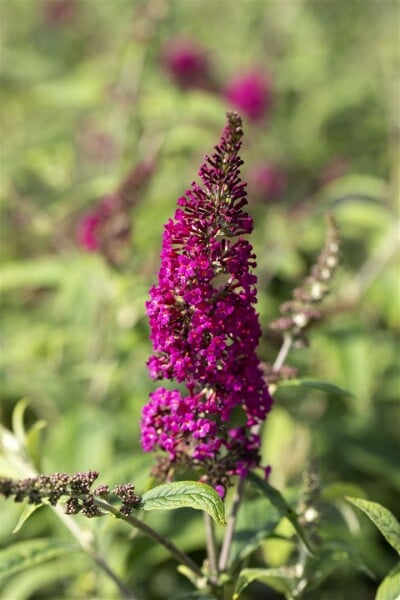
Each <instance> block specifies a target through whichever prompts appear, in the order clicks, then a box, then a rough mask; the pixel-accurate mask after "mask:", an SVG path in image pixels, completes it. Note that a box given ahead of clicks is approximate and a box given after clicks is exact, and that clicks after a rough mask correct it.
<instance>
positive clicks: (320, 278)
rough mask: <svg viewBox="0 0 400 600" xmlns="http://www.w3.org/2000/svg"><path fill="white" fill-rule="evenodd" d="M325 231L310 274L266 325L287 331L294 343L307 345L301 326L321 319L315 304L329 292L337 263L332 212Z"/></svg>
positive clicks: (336, 232) (336, 245)
mask: <svg viewBox="0 0 400 600" xmlns="http://www.w3.org/2000/svg"><path fill="white" fill-rule="evenodd" d="M327 222H328V230H327V236H326V241H325V246H324V248H323V250H322V252H321V253H320V255H319V256H318V259H317V262H316V263H315V264H314V265H313V267H312V268H311V273H310V275H309V276H308V277H307V278H306V279H305V281H304V283H303V285H302V286H300V287H298V288H296V289H295V290H294V292H293V299H292V300H290V301H289V302H284V303H283V304H282V305H281V307H280V312H281V314H282V317H280V318H279V319H277V320H276V321H273V322H272V323H271V324H270V328H271V329H274V330H276V331H280V332H282V333H288V334H290V335H291V337H292V338H293V339H294V340H295V342H297V344H298V345H305V344H307V339H306V337H305V335H304V329H305V328H307V327H308V326H309V325H310V324H311V323H312V322H313V321H315V320H318V319H320V318H321V313H320V311H319V310H318V309H317V308H316V307H315V305H316V304H318V303H320V302H321V301H322V300H323V298H324V297H325V296H326V295H327V294H328V293H329V286H330V283H331V281H332V278H333V276H334V274H335V271H336V268H337V266H338V264H339V251H340V239H339V232H338V229H337V226H336V223H335V220H334V218H333V216H332V215H328V217H327Z"/></svg>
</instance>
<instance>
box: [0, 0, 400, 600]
mask: <svg viewBox="0 0 400 600" xmlns="http://www.w3.org/2000/svg"><path fill="white" fill-rule="evenodd" d="M50 4H51V3H49V2H46V1H45V0H43V1H39V0H37V1H36V0H13V1H12V2H2V3H1V6H0V11H1V21H2V36H3V60H2V72H1V84H2V111H1V131H2V137H3V143H2V147H1V174H2V190H1V201H2V213H3V216H2V222H1V252H2V264H3V266H2V270H1V273H0V290H1V305H2V317H1V319H2V321H1V329H2V334H3V340H4V341H3V348H2V352H1V370H0V377H1V379H0V381H1V396H2V399H1V417H2V421H3V422H4V424H5V425H9V423H10V416H11V412H12V409H13V407H14V406H15V404H16V402H17V401H18V400H19V399H20V398H21V397H26V398H28V399H29V401H30V407H29V409H28V419H29V420H30V421H31V422H33V420H36V419H38V418H42V419H45V420H46V421H47V423H48V426H47V430H46V434H45V439H44V446H43V456H44V459H43V469H44V471H46V472H49V471H63V470H66V471H75V470H84V469H89V468H93V469H97V470H99V471H100V472H101V473H102V476H103V477H104V480H106V479H107V477H109V481H110V480H112V481H110V482H111V483H113V482H114V480H115V482H117V481H122V480H132V481H133V482H134V483H135V482H137V485H138V489H139V488H140V485H141V486H142V487H141V489H139V491H143V489H144V488H145V486H146V481H147V474H148V472H149V468H150V465H151V457H142V456H141V450H140V444H139V424H138V423H139V418H140V412H141V408H142V407H143V405H144V404H145V402H146V401H147V396H148V393H149V391H150V390H151V389H152V388H153V384H152V383H151V381H150V380H149V377H148V375H147V371H146V367H145V362H146V360H147V357H148V355H149V354H150V351H151V347H150V342H149V340H148V325H147V320H146V317H145V312H144V303H145V301H146V298H147V291H148V289H149V287H150V285H151V283H152V282H153V281H154V279H155V274H156V271H157V269H158V255H159V251H160V245H161V234H162V226H163V223H164V222H165V221H166V220H167V219H168V217H169V216H171V215H172V213H173V211H174V207H175V203H176V199H177V198H178V197H179V196H181V195H182V194H183V193H184V191H185V189H186V188H187V187H188V186H189V184H190V182H191V181H192V180H193V178H194V177H195V174H196V172H197V169H198V167H199V165H200V163H201V160H202V157H203V154H204V153H205V152H210V151H211V149H212V147H213V145H214V144H215V143H216V141H217V139H218V136H219V132H220V129H221V128H222V126H223V124H224V112H225V111H226V109H227V108H228V105H227V104H226V102H225V100H224V99H223V97H222V95H221V94H220V93H209V92H206V91H204V90H203V91H202V90H186V91H182V90H180V89H178V88H177V87H176V86H175V85H174V84H173V82H172V81H171V80H170V79H169V78H168V75H167V74H166V73H165V71H164V70H163V68H162V62H161V60H160V56H161V55H162V52H163V48H164V45H165V43H166V42H167V41H168V40H170V39H173V38H176V37H178V36H181V35H185V36H187V37H189V38H192V39H195V40H197V41H198V42H199V43H201V44H202V45H203V46H204V47H205V48H206V50H207V52H208V55H209V58H210V60H211V63H212V68H213V74H214V77H215V79H216V81H218V84H219V86H223V85H224V83H225V82H226V81H227V80H228V79H229V78H230V77H231V76H232V75H233V74H234V73H236V72H237V71H239V70H240V69H244V68H253V67H257V68H258V69H260V70H261V71H263V72H264V71H265V72H266V73H268V75H269V76H270V78H271V81H272V89H273V103H272V107H271V108H270V110H269V113H268V115H267V117H266V119H265V120H264V121H263V122H262V123H261V124H252V123H251V122H249V121H248V120H246V119H244V127H245V144H244V148H243V158H244V160H245V165H244V167H243V176H244V178H246V177H247V175H249V174H250V172H251V167H252V165H255V164H258V163H268V164H278V165H279V166H280V167H281V168H282V169H283V170H284V172H285V176H286V179H287V189H286V191H285V193H284V195H283V197H282V198H281V199H280V200H279V201H278V202H267V201H265V202H260V201H259V202H255V201H253V200H252V197H251V196H250V210H251V212H252V214H253V216H254V219H255V233H254V239H253V241H254V245H255V249H256V252H257V256H258V275H259V295H260V297H259V312H260V316H261V321H262V324H263V326H264V328H265V329H266V326H267V324H268V322H269V321H270V320H271V319H273V318H276V317H277V315H278V307H279V304H280V303H281V302H282V301H284V300H285V299H287V298H288V296H289V295H290V291H291V289H292V288H293V287H295V286H296V285H297V284H298V283H299V281H300V279H301V278H302V277H304V276H305V275H306V273H307V269H308V268H309V266H310V265H311V264H312V261H313V259H314V258H315V256H316V255H317V254H318V251H319V248H320V247H321V246H322V244H323V236H324V222H323V218H322V217H323V214H324V212H326V211H327V210H332V211H333V212H334V214H335V216H336V218H337V221H338V224H339V228H340V231H341V236H342V241H343V251H342V268H341V270H340V273H339V275H338V278H337V281H336V283H335V286H334V290H333V293H332V295H331V297H330V299H329V300H328V302H327V303H326V305H325V309H324V315H325V318H324V320H323V321H322V323H321V324H320V325H319V326H318V327H317V328H316V329H315V331H314V332H313V333H312V334H311V347H310V348H309V349H305V350H301V351H300V350H298V351H293V352H292V355H291V357H290V362H291V364H293V365H295V366H297V367H298V368H299V369H300V373H301V375H304V376H312V377H316V378H318V379H326V380H327V381H332V382H334V383H335V384H337V385H339V386H342V387H344V388H346V389H348V390H350V391H351V392H352V394H353V395H354V396H353V397H349V398H336V397H331V396H330V395H329V394H325V393H322V392H318V391H315V390H314V391H313V390H308V391H307V392H304V391H302V392H301V394H299V392H298V390H295V391H293V390H291V389H282V390H281V391H280V392H279V394H278V395H277V400H276V404H277V408H276V410H275V412H272V413H271V416H270V418H269V422H268V424H267V427H266V431H265V459H266V460H267V461H270V462H271V464H272V466H273V474H272V481H273V482H274V483H276V484H279V486H281V487H282V489H285V487H286V486H288V487H290V486H293V485H298V484H299V482H300V478H301V474H302V472H303V471H304V469H305V467H306V464H307V462H308V460H309V458H310V457H312V456H317V457H318V459H319V463H320V469H321V474H322V479H323V482H324V483H326V484H329V483H332V482H335V481H342V480H343V481H348V482H353V483H355V484H357V485H359V486H361V487H362V488H363V489H364V490H365V491H366V492H367V494H368V495H369V497H370V498H371V499H372V500H375V501H378V502H381V503H382V504H384V505H386V506H388V508H391V510H393V511H394V512H396V506H397V504H396V498H398V493H399V488H400V482H399V476H398V465H397V460H398V448H399V412H398V409H399V406H398V402H399V378H398V367H397V362H398V361H397V359H398V333H399V308H398V307H399V302H398V300H399V293H398V291H399V285H398V284H399V273H398V263H396V252H398V250H397V244H398V241H397V236H396V232H395V231H394V224H395V223H396V220H398V211H397V201H398V196H397V195H398V173H397V169H398V156H399V153H398V145H397V142H398V126H399V123H398V107H397V103H398V100H399V94H398V75H399V68H398V53H397V45H396V40H397V39H398V22H399V7H398V4H397V3H396V2H392V1H389V0H384V1H382V2H377V1H374V0H368V1H365V0H364V1H363V2H361V1H355V0H351V1H344V0H335V2H322V1H315V0H311V1H306V0H292V1H290V2H277V1H273V0H270V1H269V0H247V1H246V2H234V1H233V0H223V1H221V2H213V1H212V0H202V1H200V0H190V1H189V0H186V1H185V0H174V1H171V2H167V1H163V0H151V1H150V2H140V1H132V0H116V1H113V2H112V1H110V0H99V1H96V2H95V1H93V0H76V1H75V2H73V3H71V4H73V11H72V13H71V15H72V16H71V15H70V16H69V17H67V18H66V20H65V19H64V20H62V19H61V21H60V20H58V21H57V19H55V20H54V18H53V19H52V18H50V16H49V8H48V7H49V6H50ZM154 147H160V151H159V154H158V157H157V168H156V171H155V173H154V176H153V178H152V181H151V184H150V187H149V188H148V190H147V191H146V193H145V194H144V195H143V197H142V198H141V199H140V202H139V203H138V204H137V206H135V208H134V210H133V211H132V223H133V239H132V243H131V248H130V260H129V263H128V265H127V266H126V268H125V269H124V270H121V271H116V270H113V269H111V268H110V267H108V266H107V265H106V264H105V263H104V261H103V260H102V258H101V256H98V255H89V254H87V253H85V252H84V251H83V250H82V249H80V248H79V247H78V246H77V243H76V235H75V231H76V225H77V223H78V222H79V219H80V218H81V216H82V215H83V214H84V213H85V212H86V211H87V209H89V208H90V207H91V206H92V204H93V203H94V202H95V201H96V200H97V199H98V198H99V197H101V196H104V195H105V194H108V193H110V192H111V191H113V190H114V189H116V188H117V187H118V185H119V183H120V181H121V179H122V178H123V177H124V176H125V175H126V174H127V172H128V171H129V170H130V168H131V167H132V165H134V164H136V163H137V162H138V161H140V160H142V159H145V158H146V157H147V156H148V155H149V154H150V155H151V152H152V149H153V148H154ZM335 161H339V163H340V161H342V163H341V164H344V165H345V169H344V171H345V172H342V173H339V176H338V177H337V178H336V179H334V180H332V181H327V175H326V173H327V172H329V165H332V164H333V165H334V164H335ZM397 256H398V255H397ZM278 347H279V340H278V339H277V338H275V337H274V336H271V334H270V333H268V331H265V335H264V337H263V340H262V344H261V347H260V356H261V357H262V358H263V359H266V360H273V358H274V356H275V355H276V352H277V349H278ZM294 454H295V455H296V461H293V460H292V457H293V455H294ZM1 509H2V514H3V515H4V517H3V518H2V520H4V522H5V523H9V524H11V523H13V524H15V522H16V520H17V518H18V517H17V516H18V509H17V508H16V507H14V506H9V505H8V504H5V503H3V502H2V503H1ZM152 518H153V519H154V520H155V521H157V523H158V524H159V526H160V527H161V528H164V530H165V531H168V532H169V531H172V530H173V525H174V521H173V517H172V516H169V515H164V514H163V515H162V518H160V519H159V518H158V517H157V516H152ZM182 519H183V520H182V527H181V528H180V532H179V534H178V535H179V538H180V541H181V542H182V543H183V545H184V546H185V547H186V548H187V550H188V551H191V552H193V553H196V552H197V553H200V554H201V552H202V547H203V546H202V544H203V541H202V537H201V527H200V526H199V523H198V521H197V520H196V519H197V517H194V518H191V517H190V516H187V517H186V516H185V517H184V518H183V517H182ZM11 529H12V527H11V528H9V527H6V528H5V531H4V532H3V533H2V537H1V538H0V545H1V546H2V547H4V546H7V544H9V543H10V542H11V541H12V540H14V539H26V538H27V537H35V536H43V535H47V534H49V535H57V536H64V535H65V536H67V534H64V533H63V530H62V526H61V525H60V524H59V523H58V522H57V521H56V520H55V518H54V517H52V516H51V515H48V514H45V511H43V512H41V511H39V513H38V514H37V515H34V516H33V517H32V520H31V521H30V525H29V527H26V528H25V529H24V530H23V531H22V532H20V533H18V534H17V535H15V536H12V535H11V533H10V531H11ZM93 529H94V530H95V531H96V533H98V538H99V540H100V542H99V543H100V544H101V546H102V547H103V548H107V547H108V546H109V547H110V548H111V550H110V551H109V556H110V557H111V559H112V562H113V564H114V565H115V567H116V569H117V570H119V571H120V572H122V573H125V574H126V576H127V577H128V579H129V583H131V584H132V585H133V587H134V589H138V592H139V593H141V594H142V597H143V598H149V599H153V598H154V600H158V599H160V600H161V599H163V598H169V597H171V594H172V593H173V591H174V590H176V589H182V590H185V589H186V587H185V583H184V582H183V579H182V578H180V577H179V576H178V575H175V572H174V569H173V568H171V564H170V563H169V562H168V561H166V557H165V555H164V554H163V552H160V551H159V550H157V549H154V548H153V546H152V545H151V544H150V543H148V542H147V541H146V540H142V539H138V540H135V543H134V544H133V543H132V541H131V540H128V539H127V538H126V535H124V531H123V528H121V527H120V526H118V525H117V526H116V525H114V524H109V525H106V524H103V522H102V523H100V524H97V523H94V524H93ZM377 539H378V536H377V534H376V533H375V531H374V530H373V529H372V527H371V528H369V527H368V526H367V525H366V526H365V529H364V522H363V530H362V532H361V533H360V534H359V537H358V544H359V548H360V552H361V554H362V555H363V556H364V558H365V560H366V561H367V563H368V564H369V566H370V567H371V568H372V569H373V570H375V571H376V572H377V574H378V576H382V575H383V574H384V573H385V572H386V571H387V570H388V568H389V566H390V565H391V564H393V557H392V556H391V555H390V552H389V551H388V550H387V549H386V548H385V547H383V545H382V546H380V545H379V543H378V542H377V541H376V540H377ZM371 540H375V541H376V543H375V544H373V543H371ZM71 560H72V563H71V566H68V565H67V566H65V565H64V564H63V565H62V568H63V569H64V567H65V569H64V574H63V578H62V581H61V583H60V580H59V575H58V573H56V572H53V577H54V579H52V577H51V576H50V575H49V572H48V570H46V569H43V572H42V574H40V572H39V571H38V575H37V577H36V579H29V578H30V577H31V575H32V573H31V572H28V573H25V574H22V575H20V576H19V577H17V578H15V581H13V582H9V581H8V582H6V583H5V585H4V588H3V591H2V593H3V597H4V598H6V597H7V598H11V597H13V598H15V599H18V600H22V599H25V598H39V597H40V598H53V597H54V593H55V590H57V594H58V596H57V597H63V598H72V597H73V598H88V597H91V595H93V594H96V590H97V591H98V590H99V589H102V590H103V593H104V594H105V596H104V597H110V598H111V597H113V594H114V590H113V589H112V587H109V586H110V584H108V583H107V582H105V581H103V579H101V576H100V575H99V574H98V573H96V572H95V571H90V570H89V568H88V567H87V568H86V569H85V567H84V566H83V565H82V571H81V574H80V575H79V576H75V577H74V576H73V574H74V573H75V574H76V572H77V571H76V569H77V566H76V564H75V562H74V561H73V559H71ZM143 573H146V574H147V575H146V577H144V576H143ZM156 573H158V575H157V576H155V574H156ZM56 576H57V577H56ZM29 582H30V583H29ZM60 585H61V587H60ZM373 587H374V584H372V583H370V582H368V580H367V579H366V578H365V577H364V576H353V575H347V576H343V578H341V579H340V580H339V581H336V580H329V581H328V583H327V584H326V585H325V587H324V588H323V589H322V590H321V591H318V592H315V593H311V592H310V593H309V594H308V595H307V598H310V599H314V598H319V599H322V600H330V599H332V600H333V599H335V600H336V599H338V598H343V599H344V598H348V597H354V598H355V597H360V598H361V597H372V596H371V594H372V590H373ZM251 589H252V588H251ZM254 590H255V591H254V594H257V593H260V596H250V595H249V596H248V598H253V597H254V598H256V597H265V596H262V593H263V592H262V591H261V592H257V590H256V588H254ZM346 594H348V595H347V596H346ZM349 594H350V595H349ZM271 597H272V596H271Z"/></svg>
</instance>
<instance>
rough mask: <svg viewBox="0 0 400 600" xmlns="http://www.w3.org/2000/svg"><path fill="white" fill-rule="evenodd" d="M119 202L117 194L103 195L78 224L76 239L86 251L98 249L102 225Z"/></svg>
mask: <svg viewBox="0 0 400 600" xmlns="http://www.w3.org/2000/svg"><path fill="white" fill-rule="evenodd" d="M118 204H119V198H118V196H105V197H104V198H103V199H102V200H100V202H98V203H97V204H96V205H95V206H94V208H93V209H92V210H91V211H90V212H89V213H87V214H86V215H85V216H84V217H82V219H81V220H80V222H79V224H78V230H77V239H78V243H79V245H80V246H81V247H82V248H84V249H85V250H87V251H88V252H97V251H98V250H99V249H100V241H101V240H100V234H101V230H102V227H103V225H104V224H105V223H106V221H107V219H108V218H109V217H110V216H111V215H112V213H113V211H114V210H115V209H116V208H117V205H118Z"/></svg>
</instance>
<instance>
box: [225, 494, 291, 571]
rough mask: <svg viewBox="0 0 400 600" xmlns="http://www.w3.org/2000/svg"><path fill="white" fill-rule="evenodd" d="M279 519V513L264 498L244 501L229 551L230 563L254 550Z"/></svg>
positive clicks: (240, 559)
mask: <svg viewBox="0 0 400 600" xmlns="http://www.w3.org/2000/svg"><path fill="white" fill-rule="evenodd" d="M280 520H281V514H280V512H279V511H277V510H276V508H274V507H273V506H272V505H271V504H267V503H266V501H265V498H256V499H255V500H253V501H251V502H245V503H244V504H243V505H242V506H241V507H240V511H239V516H238V520H237V524H236V529H235V533H234V536H233V540H232V546H231V551H230V564H233V563H236V562H239V561H242V560H243V559H244V558H246V556H249V555H250V554H251V553H252V552H254V550H256V549H257V548H258V547H259V546H260V544H261V543H262V542H263V541H264V540H265V538H266V537H268V536H269V535H270V534H271V533H272V532H273V530H274V529H275V527H276V526H277V525H278V523H279V521H280Z"/></svg>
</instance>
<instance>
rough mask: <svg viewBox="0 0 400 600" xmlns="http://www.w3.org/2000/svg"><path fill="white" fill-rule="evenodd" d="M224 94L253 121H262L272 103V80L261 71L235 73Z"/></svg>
mask: <svg viewBox="0 0 400 600" xmlns="http://www.w3.org/2000/svg"><path fill="white" fill-rule="evenodd" d="M223 94H224V96H225V98H226V100H227V101H228V102H229V103H230V104H231V105H232V106H233V107H234V108H237V109H238V110H239V111H240V112H241V113H242V114H244V115H246V117H248V118H249V119H250V120H251V121H260V120H261V119H263V118H264V117H265V115H266V113H267V112H268V110H269V108H270V105H271V97H272V95H271V81H270V79H269V78H268V77H267V75H265V74H264V73H262V72H261V71H256V70H252V71H247V72H245V73H240V74H236V75H234V76H233V78H232V79H231V80H230V81H229V82H228V83H227V85H226V86H225V89H224V91H223Z"/></svg>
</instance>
